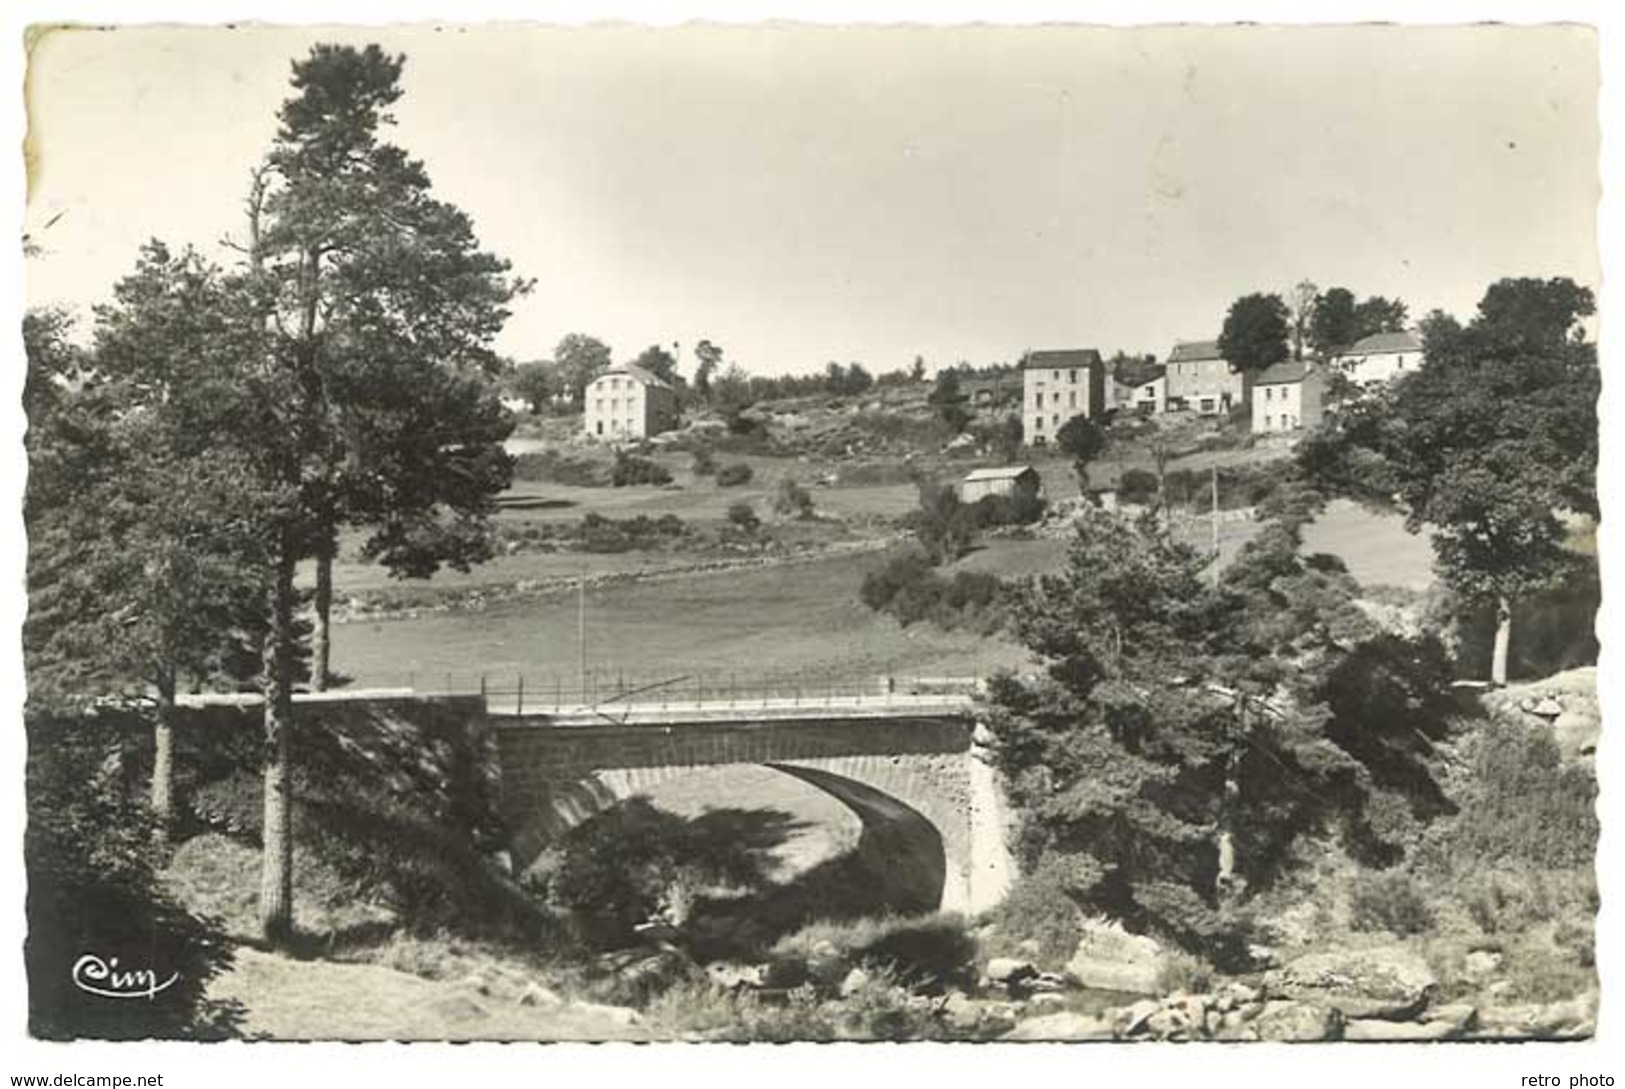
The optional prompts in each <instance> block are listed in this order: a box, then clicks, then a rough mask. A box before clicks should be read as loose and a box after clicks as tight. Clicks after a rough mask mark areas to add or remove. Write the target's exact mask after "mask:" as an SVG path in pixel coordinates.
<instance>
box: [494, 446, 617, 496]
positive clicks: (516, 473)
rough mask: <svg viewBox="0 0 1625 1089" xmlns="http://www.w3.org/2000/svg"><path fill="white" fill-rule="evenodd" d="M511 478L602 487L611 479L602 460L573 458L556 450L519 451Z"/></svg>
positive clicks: (580, 486) (582, 486)
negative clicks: (527, 452) (520, 452)
mask: <svg viewBox="0 0 1625 1089" xmlns="http://www.w3.org/2000/svg"><path fill="white" fill-rule="evenodd" d="M513 478H514V479H515V480H525V481H541V482H545V483H551V484H565V485H569V486H571V487H577V488H602V487H603V486H604V485H606V484H608V483H609V479H610V478H609V466H608V465H606V464H605V463H604V462H602V461H593V460H589V459H587V458H573V457H569V456H567V455H564V454H560V453H559V452H558V451H556V450H539V451H536V452H534V453H529V454H520V455H519V456H518V457H516V458H514V461H513Z"/></svg>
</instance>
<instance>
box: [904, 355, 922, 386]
mask: <svg viewBox="0 0 1625 1089" xmlns="http://www.w3.org/2000/svg"><path fill="white" fill-rule="evenodd" d="M908 376H909V378H910V379H911V380H912V381H915V382H924V381H925V356H923V355H916V356H915V357H914V363H913V365H912V366H910V367H909V369H908Z"/></svg>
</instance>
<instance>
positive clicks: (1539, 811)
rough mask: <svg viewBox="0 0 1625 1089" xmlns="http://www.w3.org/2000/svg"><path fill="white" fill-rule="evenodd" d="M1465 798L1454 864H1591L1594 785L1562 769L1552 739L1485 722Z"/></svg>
mask: <svg viewBox="0 0 1625 1089" xmlns="http://www.w3.org/2000/svg"><path fill="white" fill-rule="evenodd" d="M1463 794H1464V796H1463V797H1462V798H1461V801H1460V804H1461V812H1460V814H1459V816H1458V817H1457V818H1456V820H1455V822H1454V824H1453V826H1452V828H1451V832H1450V837H1449V839H1450V850H1451V852H1452V853H1453V854H1454V855H1456V856H1457V857H1459V858H1462V859H1465V860H1473V861H1477V862H1481V863H1486V864H1490V865H1495V866H1503V867H1504V866H1505V865H1506V864H1507V863H1509V862H1523V863H1526V864H1529V865H1538V866H1543V867H1579V866H1586V867H1589V866H1591V865H1592V864H1593V861H1594V859H1595V856H1596V851H1597V831H1598V829H1597V810H1596V804H1597V780H1596V777H1595V776H1594V775H1593V774H1592V773H1591V772H1590V771H1588V770H1587V769H1585V768H1584V767H1580V766H1574V765H1565V764H1563V762H1562V760H1561V757H1560V754H1559V752H1558V748H1557V742H1556V741H1555V740H1554V739H1553V738H1552V736H1551V734H1550V733H1548V732H1545V731H1543V730H1540V729H1537V728H1534V727H1527V726H1523V725H1522V724H1517V723H1509V722H1500V721H1495V720H1491V721H1490V722H1488V723H1486V724H1485V725H1484V727H1483V728H1482V729H1481V730H1480V731H1479V733H1478V735H1477V736H1476V737H1475V738H1473V741H1472V744H1471V755H1470V757H1469V772H1468V775H1467V786H1466V788H1465V790H1464V791H1463Z"/></svg>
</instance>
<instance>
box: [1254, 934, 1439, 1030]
mask: <svg viewBox="0 0 1625 1089" xmlns="http://www.w3.org/2000/svg"><path fill="white" fill-rule="evenodd" d="M1436 984H1437V980H1436V979H1435V978H1434V975H1433V972H1432V970H1431V969H1430V968H1428V965H1427V961H1425V960H1423V959H1422V958H1421V957H1420V956H1418V955H1417V954H1415V953H1413V952H1411V951H1410V950H1409V949H1406V948H1405V947H1403V946H1399V945H1388V946H1381V947H1378V948H1374V949H1355V950H1339V951H1336V952H1330V953H1311V954H1309V955H1308V956H1303V957H1299V958H1297V959H1296V960H1293V961H1291V962H1290V963H1288V964H1287V965H1286V966H1284V967H1282V968H1278V969H1275V970H1273V971H1271V972H1269V973H1268V974H1267V975H1266V976H1265V977H1264V986H1265V989H1266V990H1268V991H1269V993H1270V994H1272V995H1275V996H1277V997H1280V998H1286V999H1292V1000H1296V1001H1299V1002H1309V1003H1313V1004H1316V1005H1324V1006H1329V1007H1331V1008H1333V1009H1336V1010H1337V1011H1338V1012H1339V1013H1341V1014H1342V1015H1343V1016H1344V1017H1345V1018H1357V1017H1360V1018H1369V1017H1383V1018H1387V1019H1389V1020H1404V1019H1406V1018H1409V1017H1414V1016H1415V1015H1416V1014H1418V1013H1420V1012H1421V1011H1422V1009H1423V1008H1424V1007H1425V1006H1426V1005H1427V1000H1428V995H1429V994H1430V993H1431V992H1432V991H1433V989H1434V987H1435V986H1436Z"/></svg>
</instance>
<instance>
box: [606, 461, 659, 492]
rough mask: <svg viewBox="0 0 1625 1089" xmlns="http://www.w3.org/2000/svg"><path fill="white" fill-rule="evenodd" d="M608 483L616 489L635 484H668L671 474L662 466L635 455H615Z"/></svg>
mask: <svg viewBox="0 0 1625 1089" xmlns="http://www.w3.org/2000/svg"><path fill="white" fill-rule="evenodd" d="M610 483H611V484H613V485H615V487H617V488H624V487H628V486H631V485H636V484H670V483H671V473H670V472H669V471H668V470H667V469H666V467H665V466H664V465H661V464H660V463H659V462H657V461H651V460H650V459H649V458H646V457H639V456H638V455H636V454H617V455H616V456H615V468H614V470H613V471H612V473H611V475H610Z"/></svg>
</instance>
